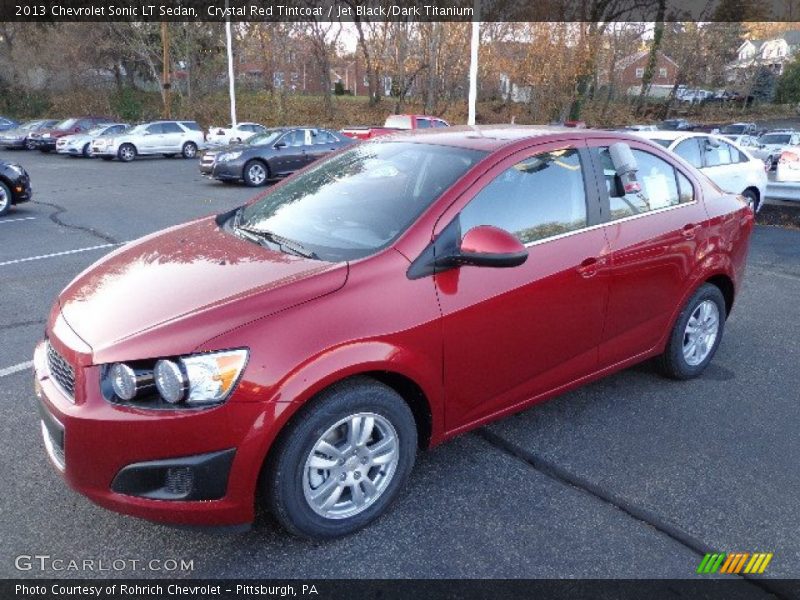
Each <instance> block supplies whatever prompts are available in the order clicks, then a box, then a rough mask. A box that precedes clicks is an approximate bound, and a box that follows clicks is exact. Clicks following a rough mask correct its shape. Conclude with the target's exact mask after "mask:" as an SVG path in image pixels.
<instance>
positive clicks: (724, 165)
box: [638, 131, 767, 212]
mask: <svg viewBox="0 0 800 600" xmlns="http://www.w3.org/2000/svg"><path fill="white" fill-rule="evenodd" d="M638 135H640V136H642V137H644V138H647V139H648V140H651V141H653V142H656V143H657V144H659V145H661V146H664V147H665V148H667V149H668V150H672V151H673V152H674V153H675V154H677V155H678V156H680V157H681V158H683V159H684V160H685V161H686V162H688V163H689V164H691V165H692V166H694V167H697V168H698V169H699V170H700V171H701V172H703V173H704V174H705V175H707V176H708V178H709V179H711V181H713V182H714V183H716V184H717V185H718V186H719V187H720V188H722V189H723V190H725V191H726V192H731V193H734V194H741V195H742V196H744V197H745V199H746V200H747V203H748V204H749V205H750V207H751V208H752V209H753V210H754V211H755V212H758V211H759V210H760V209H761V205H762V201H763V199H764V195H765V194H766V191H767V173H766V170H765V169H764V162H763V161H761V160H760V159H758V158H755V157H753V156H752V155H751V154H750V153H748V151H747V150H744V149H743V148H741V147H739V146H737V145H736V144H734V143H733V142H730V141H729V140H726V139H724V138H722V137H720V136H717V135H712V134H708V133H687V132H681V131H658V132H649V131H642V132H640V133H639V134H638Z"/></svg>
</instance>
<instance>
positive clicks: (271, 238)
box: [233, 211, 319, 260]
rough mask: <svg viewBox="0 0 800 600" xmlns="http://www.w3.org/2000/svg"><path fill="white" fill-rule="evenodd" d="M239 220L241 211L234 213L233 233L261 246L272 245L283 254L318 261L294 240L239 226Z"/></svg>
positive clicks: (312, 252) (313, 253) (317, 257)
mask: <svg viewBox="0 0 800 600" xmlns="http://www.w3.org/2000/svg"><path fill="white" fill-rule="evenodd" d="M240 220H241V211H239V212H237V213H236V216H235V217H234V222H233V229H234V231H237V232H241V233H242V234H244V235H245V237H247V238H249V239H250V240H252V241H254V242H256V243H258V244H261V245H262V246H263V245H264V244H265V243H272V244H274V245H276V246H278V247H279V248H280V249H281V250H283V251H284V252H289V253H290V254H295V255H297V256H302V257H303V258H311V259H315V260H318V259H319V256H317V253H316V252H314V251H313V250H310V249H309V248H306V247H305V246H303V244H301V243H300V242H298V241H296V240H290V239H289V238H285V237H283V236H282V235H278V234H277V233H274V232H272V231H268V230H266V229H253V228H251V227H246V226H244V225H240V224H239V221H240Z"/></svg>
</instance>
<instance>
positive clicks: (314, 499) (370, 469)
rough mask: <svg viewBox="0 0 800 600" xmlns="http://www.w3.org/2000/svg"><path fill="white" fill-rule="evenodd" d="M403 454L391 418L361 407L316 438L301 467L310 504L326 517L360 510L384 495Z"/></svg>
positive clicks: (335, 517) (305, 491) (344, 517)
mask: <svg viewBox="0 0 800 600" xmlns="http://www.w3.org/2000/svg"><path fill="white" fill-rule="evenodd" d="M399 458H400V451H399V442H398V437H397V432H396V431H395V428H394V427H393V426H392V424H391V423H390V422H389V420H388V419H386V418H385V417H383V416H381V415H378V414H375V413H358V414H354V415H350V416H349V417H345V418H344V419H341V420H340V421H338V422H337V423H335V424H334V425H333V426H331V427H330V428H329V429H328V430H327V431H325V433H323V434H322V436H321V437H320V438H319V439H318V440H317V441H316V443H315V444H314V447H313V448H312V450H311V452H310V453H309V455H308V458H307V459H306V462H305V466H304V467H303V493H304V495H305V499H306V502H308V505H309V507H311V509H312V510H313V511H314V512H315V513H317V514H318V515H320V516H322V517H325V518H327V519H346V518H349V517H352V516H354V515H357V514H359V513H361V512H363V511H364V510H366V509H367V508H368V507H369V506H371V505H372V504H374V503H375V501H376V500H377V499H378V498H380V497H381V495H382V494H383V493H384V492H385V491H386V489H387V487H388V486H389V482H390V481H391V480H392V477H393V476H394V474H395V471H396V469H397V464H398V462H399Z"/></svg>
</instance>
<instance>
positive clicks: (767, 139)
mask: <svg viewBox="0 0 800 600" xmlns="http://www.w3.org/2000/svg"><path fill="white" fill-rule="evenodd" d="M791 139H792V136H791V135H788V134H784V133H773V134H767V135H762V136H761V137H760V138H758V143H759V144H788V143H789V141H790V140H791Z"/></svg>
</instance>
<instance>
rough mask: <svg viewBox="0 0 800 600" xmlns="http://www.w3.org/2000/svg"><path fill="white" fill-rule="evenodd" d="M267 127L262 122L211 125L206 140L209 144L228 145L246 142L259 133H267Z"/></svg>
mask: <svg viewBox="0 0 800 600" xmlns="http://www.w3.org/2000/svg"><path fill="white" fill-rule="evenodd" d="M266 131H267V128H266V127H264V126H263V125H261V124H260V123H237V124H236V126H235V127H234V126H233V125H228V126H227V127H209V128H208V134H207V135H206V142H208V145H209V146H227V145H228V144H237V143H239V142H246V141H247V140H249V139H250V138H251V137H253V136H254V135H255V134H257V133H265V132H266Z"/></svg>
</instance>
